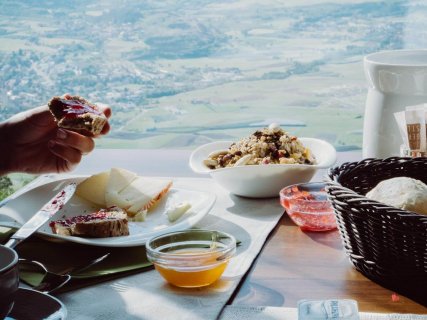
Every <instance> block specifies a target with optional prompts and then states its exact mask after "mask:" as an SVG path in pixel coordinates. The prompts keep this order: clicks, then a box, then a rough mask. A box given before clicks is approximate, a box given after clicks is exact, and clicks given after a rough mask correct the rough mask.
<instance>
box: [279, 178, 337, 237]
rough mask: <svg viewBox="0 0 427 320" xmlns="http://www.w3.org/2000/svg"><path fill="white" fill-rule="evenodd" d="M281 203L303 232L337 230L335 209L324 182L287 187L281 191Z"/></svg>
mask: <svg viewBox="0 0 427 320" xmlns="http://www.w3.org/2000/svg"><path fill="white" fill-rule="evenodd" d="M280 203H281V204H282V206H283V207H284V208H285V209H286V212H287V214H288V215H289V217H290V218H291V219H292V221H293V222H295V224H296V225H298V226H299V227H300V229H301V230H304V231H329V230H334V229H336V228H337V224H336V220H335V214H334V209H333V207H332V205H331V203H330V202H329V200H328V198H327V193H326V191H325V184H324V183H322V182H308V183H300V184H294V185H291V186H288V187H285V188H283V189H282V190H281V191H280Z"/></svg>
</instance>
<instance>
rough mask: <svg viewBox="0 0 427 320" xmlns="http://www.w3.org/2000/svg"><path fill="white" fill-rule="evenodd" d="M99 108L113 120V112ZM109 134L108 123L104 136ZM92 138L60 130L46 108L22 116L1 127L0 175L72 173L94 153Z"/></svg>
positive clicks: (33, 110) (17, 116) (19, 115)
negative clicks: (83, 160)
mask: <svg viewBox="0 0 427 320" xmlns="http://www.w3.org/2000/svg"><path fill="white" fill-rule="evenodd" d="M98 107H99V109H100V111H102V112H103V113H104V114H105V115H106V117H107V118H109V117H110V116H111V108H109V107H106V106H103V105H98ZM109 130H110V125H109V123H108V122H107V123H106V124H105V126H104V128H103V130H102V132H101V134H106V133H108V131H109ZM93 138H96V137H88V136H84V135H82V134H80V133H77V132H73V131H70V130H66V129H63V128H58V126H57V124H56V122H55V121H54V118H53V116H52V114H51V113H50V111H49V109H48V107H47V106H41V107H38V108H34V109H31V110H28V111H25V112H21V113H19V114H17V115H15V116H13V117H12V118H10V119H9V120H7V121H6V122H4V123H2V124H0V147H1V149H3V150H2V152H1V153H2V155H1V156H0V158H1V159H0V174H5V173H9V172H26V173H49V172H55V173H60V172H68V171H71V170H72V169H73V168H74V167H75V166H77V165H78V164H79V163H80V161H81V159H82V156H83V155H84V154H87V153H89V152H91V151H92V150H93V149H94V147H95V142H94V139H93Z"/></svg>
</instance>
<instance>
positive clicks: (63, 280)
mask: <svg viewBox="0 0 427 320" xmlns="http://www.w3.org/2000/svg"><path fill="white" fill-rule="evenodd" d="M109 255H110V253H107V254H105V255H103V256H101V257H98V258H96V259H94V260H92V261H90V262H88V263H86V264H84V265H83V266H76V267H69V268H67V269H66V270H65V271H63V272H62V273H61V274H58V273H54V272H50V271H49V270H47V268H46V267H45V266H44V265H43V264H42V263H40V262H38V261H34V260H27V259H19V265H20V267H21V268H22V267H24V266H25V265H27V266H32V267H37V268H39V269H41V270H42V271H43V273H44V274H45V276H44V277H43V279H42V281H41V282H40V283H39V284H38V285H37V286H35V287H32V289H34V290H37V291H40V292H43V293H52V292H54V291H56V290H58V289H60V288H62V287H63V286H64V285H65V284H67V283H68V282H69V281H70V280H71V274H73V273H74V274H77V273H80V272H82V271H84V270H86V269H88V268H90V267H91V266H93V265H95V264H97V263H99V262H101V261H103V260H104V259H105V258H107V257H108V256H109ZM24 282H25V280H24ZM27 284H29V283H27Z"/></svg>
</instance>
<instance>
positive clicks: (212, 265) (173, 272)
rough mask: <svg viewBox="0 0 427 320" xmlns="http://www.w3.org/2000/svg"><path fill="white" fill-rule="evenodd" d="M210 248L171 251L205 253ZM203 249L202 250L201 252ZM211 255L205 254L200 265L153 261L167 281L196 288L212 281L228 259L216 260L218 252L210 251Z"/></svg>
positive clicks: (187, 253)
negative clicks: (167, 264)
mask: <svg viewBox="0 0 427 320" xmlns="http://www.w3.org/2000/svg"><path fill="white" fill-rule="evenodd" d="M209 250H210V249H204V250H202V249H200V248H199V249H185V250H178V251H174V252H172V253H173V254H179V255H181V254H182V255H188V256H191V255H193V254H200V253H202V254H203V253H204V252H205V253H206V252H208V251H209ZM203 251H204V252H203ZM212 253H213V255H208V256H206V259H203V265H206V268H204V267H203V265H201V266H197V267H195V266H187V267H186V266H179V267H176V266H164V265H159V264H157V263H154V266H155V268H156V270H157V271H158V272H159V273H160V274H161V275H162V276H163V278H165V279H166V281H168V282H169V283H171V284H173V285H175V286H177V287H185V288H196V287H204V286H208V285H210V284H212V283H214V282H215V281H216V280H218V279H219V277H220V276H221V275H222V273H223V272H224V270H225V268H226V266H227V264H228V259H226V260H224V261H216V258H217V256H218V253H215V252H212Z"/></svg>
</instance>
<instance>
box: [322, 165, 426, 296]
mask: <svg viewBox="0 0 427 320" xmlns="http://www.w3.org/2000/svg"><path fill="white" fill-rule="evenodd" d="M399 176H406V177H411V178H416V179H419V180H421V181H423V182H424V183H427V158H425V157H424V158H397V157H395V158H388V159H384V160H382V159H365V160H363V161H360V162H352V163H344V164H343V165H341V166H339V167H335V168H332V169H330V170H329V172H328V176H327V178H326V184H327V192H328V197H329V200H330V201H331V202H332V204H333V207H334V209H335V215H336V219H337V224H338V229H339V232H340V235H341V239H342V242H343V245H344V248H345V250H346V252H347V254H348V256H349V258H350V260H351V262H352V263H353V265H354V266H355V267H356V269H357V270H359V271H360V272H361V273H362V274H364V275H365V276H367V277H368V278H370V279H372V280H374V281H376V282H379V283H381V284H382V285H384V286H386V287H389V288H390V289H393V290H396V291H399V290H401V291H403V292H402V293H406V294H408V292H409V293H414V294H417V295H419V294H421V297H425V300H427V287H426V285H427V216H424V215H420V214H416V213H412V212H408V211H404V210H400V209H397V208H394V207H390V206H387V205H385V204H382V203H380V202H377V201H374V200H370V199H368V198H366V197H365V194H366V193H367V192H368V191H370V190H371V189H372V188H374V187H375V186H376V185H377V184H378V183H379V182H380V181H382V180H385V179H389V178H393V177H399ZM415 300H418V301H419V300H420V299H419V297H418V298H417V297H416V299H415ZM422 303H423V304H425V303H426V301H424V300H423V301H422Z"/></svg>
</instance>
